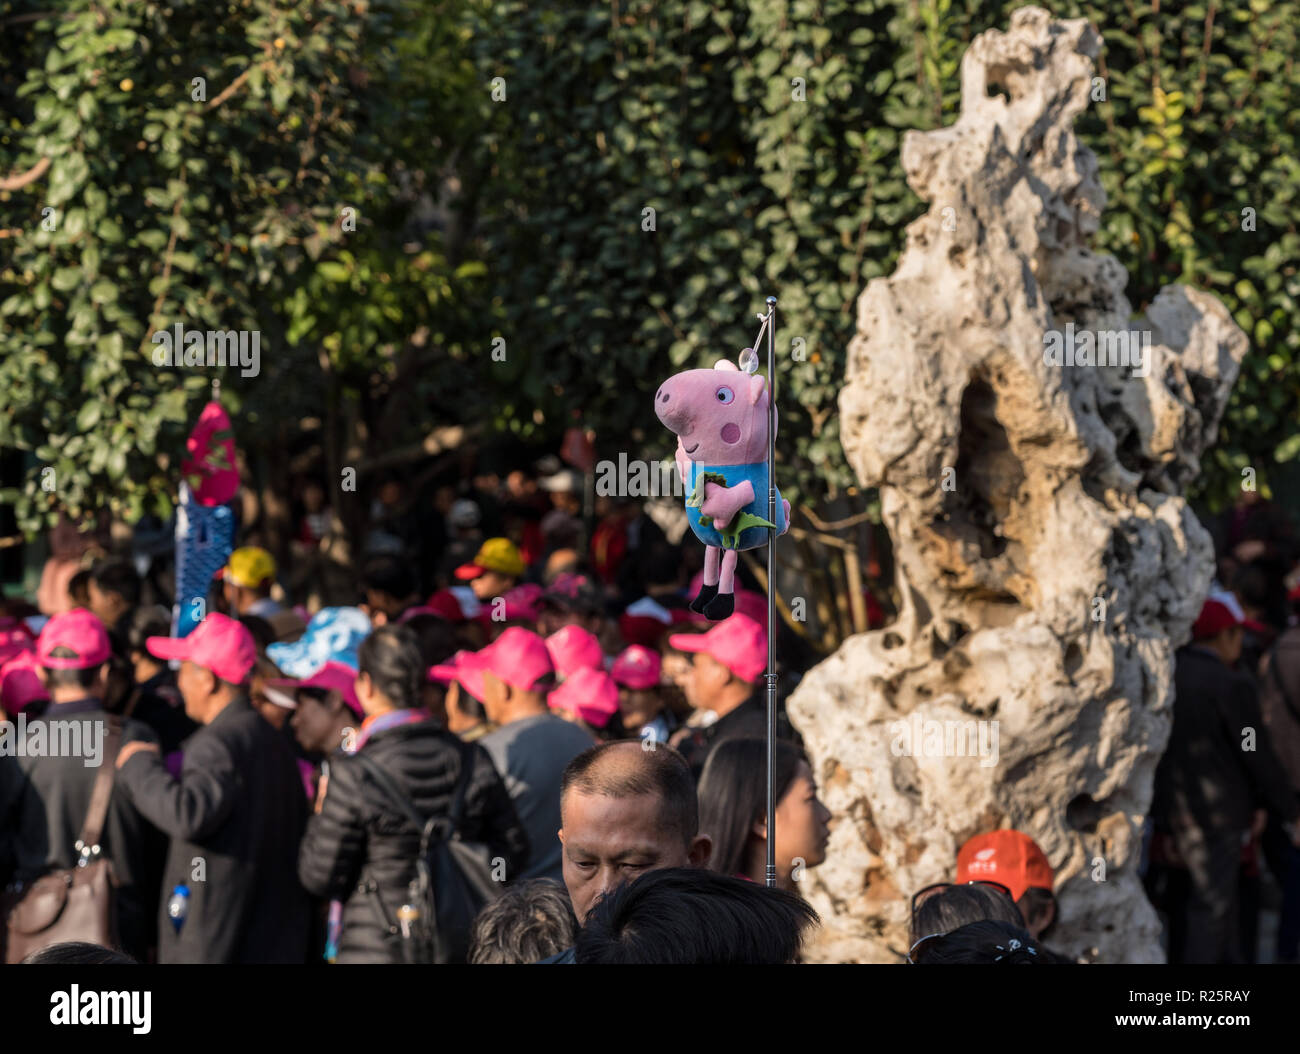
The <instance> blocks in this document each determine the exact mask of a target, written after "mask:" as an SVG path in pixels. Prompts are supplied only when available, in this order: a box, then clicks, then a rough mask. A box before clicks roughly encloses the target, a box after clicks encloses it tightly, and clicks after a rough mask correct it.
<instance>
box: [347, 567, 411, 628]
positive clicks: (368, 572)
mask: <svg viewBox="0 0 1300 1054" xmlns="http://www.w3.org/2000/svg"><path fill="white" fill-rule="evenodd" d="M361 585H362V590H363V591H364V592H365V596H366V602H365V603H364V604H362V605H361V608H362V610H363V611H365V612H366V614H367V615H369V616H370V621H371V624H372V625H374V626H384V625H387V624H388V623H390V622H396V621H397V620H398V618H399V617H400V616H401V614H402V612H403V611H405V610H406V609H407V608H409V607H411V606H412V605H413V604H417V603H419V600H420V595H419V592H420V590H419V583H418V582H417V581H416V575H415V569H414V568H413V567H412V566H411V564H410V562H409V561H407V560H405V559H403V558H402V557H400V556H398V555H396V554H394V553H381V554H380V555H378V556H372V557H371V558H370V559H369V560H367V561H366V562H365V565H364V566H363V567H362V569H361Z"/></svg>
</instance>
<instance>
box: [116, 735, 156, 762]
mask: <svg viewBox="0 0 1300 1054" xmlns="http://www.w3.org/2000/svg"><path fill="white" fill-rule="evenodd" d="M145 750H149V751H152V752H153V753H155V754H157V753H158V744H157V743H146V742H144V740H140V739H137V740H136V741H135V742H134V743H127V744H126V745H125V746H124V747H122V749H121V750H119V751H118V752H117V768H119V769H120V768H121V767H122V766H123V765H125V764H126V763H127V761H128V760H129V759H130V758H131V756H132V755H134V754H139V753H140V752H141V751H145Z"/></svg>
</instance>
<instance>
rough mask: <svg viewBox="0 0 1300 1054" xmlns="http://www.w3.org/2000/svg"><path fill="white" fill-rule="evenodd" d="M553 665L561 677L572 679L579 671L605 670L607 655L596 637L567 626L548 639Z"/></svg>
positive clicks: (577, 627)
mask: <svg viewBox="0 0 1300 1054" xmlns="http://www.w3.org/2000/svg"><path fill="white" fill-rule="evenodd" d="M546 650H547V651H548V652H549V653H550V656H551V665H553V666H554V667H555V672H556V673H557V674H558V675H559V676H561V677H572V676H573V674H574V672H575V671H577V670H582V669H587V670H603V669H604V668H605V653H604V652H603V651H601V649H600V641H598V640H597V639H596V635H595V634H594V633H592V632H591V631H589V630H585V629H583V628H582V627H581V626H565V627H564V628H563V629H559V630H556V631H555V632H554V633H552V634H551V635H550V636H549V637H547V638H546Z"/></svg>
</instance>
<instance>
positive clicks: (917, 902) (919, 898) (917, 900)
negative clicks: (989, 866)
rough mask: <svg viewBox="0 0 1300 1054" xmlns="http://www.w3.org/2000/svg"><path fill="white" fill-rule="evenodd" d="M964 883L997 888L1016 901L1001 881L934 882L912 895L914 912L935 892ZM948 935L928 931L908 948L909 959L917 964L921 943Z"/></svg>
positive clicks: (1012, 900)
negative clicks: (917, 953) (918, 949)
mask: <svg viewBox="0 0 1300 1054" xmlns="http://www.w3.org/2000/svg"><path fill="white" fill-rule="evenodd" d="M963 885H966V886H988V887H990V888H991V889H996V890H997V891H998V892H999V893H1005V894H1006V897H1007V899H1008V900H1010V901H1011V903H1012V904H1014V903H1015V902H1016V898H1015V897H1013V896H1012V895H1011V890H1009V889H1008V888H1007V887H1006V886H1004V885H1003V884H1002V883H1001V882H989V881H987V880H980V881H973V882H936V883H934V885H931V886H926V887H925V888H924V889H921V890H918V891H917V892H916V893H914V894H913V895H912V914H913V915H915V914H916V909H917V908H919V907H920V906H921V905H922V904H924V903H925V902H926V901H927V900H929V899H930V897H932V896H933V895H934V894H936V893H938V892H940V891H942V890H945V889H956V888H958V887H959V886H963ZM946 936H948V934H947V933H927V934H926V935H925V936H924V937H922V938H921V939H920V940H918V941H917V942H916V943H915V944H913V945H912V946H911V947H910V948H908V949H907V961H908V962H909V963H911V964H912V965H914V966H915V965H916V958H915V956H916V949H917V948H919V947H921V945H922V944H924V943H925V942H926V941H932V940H934V939H935V938H936V937H946Z"/></svg>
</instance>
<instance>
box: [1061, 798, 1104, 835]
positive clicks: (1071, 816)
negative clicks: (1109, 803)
mask: <svg viewBox="0 0 1300 1054" xmlns="http://www.w3.org/2000/svg"><path fill="white" fill-rule="evenodd" d="M1101 815H1102V806H1101V803H1100V802H1097V801H1094V800H1093V797H1092V795H1091V794H1080V795H1078V796H1076V797H1075V798H1073V799H1072V800H1071V801H1070V804H1069V805H1067V806H1066V807H1065V822H1066V823H1068V824H1069V825H1070V826H1071V827H1073V828H1074V829H1075V830H1076V831H1082V832H1084V833H1085V834H1095V833H1096V831H1097V821H1098V820H1100V819H1101Z"/></svg>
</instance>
